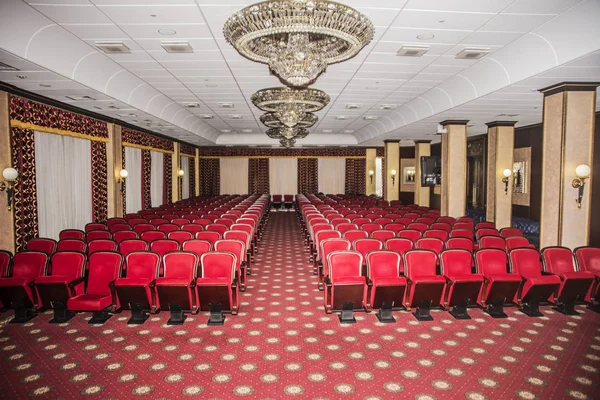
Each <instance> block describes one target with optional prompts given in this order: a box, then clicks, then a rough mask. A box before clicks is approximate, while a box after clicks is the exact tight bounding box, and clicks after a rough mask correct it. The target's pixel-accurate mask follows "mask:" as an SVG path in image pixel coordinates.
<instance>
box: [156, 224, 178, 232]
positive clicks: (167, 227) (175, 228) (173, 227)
mask: <svg viewBox="0 0 600 400" xmlns="http://www.w3.org/2000/svg"><path fill="white" fill-rule="evenodd" d="M156 229H157V230H159V231H161V232H164V233H166V234H169V233H170V232H175V231H178V230H179V227H178V226H177V225H175V224H162V225H159V226H157V227H156Z"/></svg>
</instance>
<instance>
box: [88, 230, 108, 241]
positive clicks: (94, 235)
mask: <svg viewBox="0 0 600 400" xmlns="http://www.w3.org/2000/svg"><path fill="white" fill-rule="evenodd" d="M112 238H113V235H112V234H111V233H110V232H109V231H89V232H88V233H86V234H85V240H86V241H87V242H91V241H92V240H96V239H109V240H112Z"/></svg>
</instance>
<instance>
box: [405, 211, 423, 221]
mask: <svg viewBox="0 0 600 400" xmlns="http://www.w3.org/2000/svg"><path fill="white" fill-rule="evenodd" d="M404 216H405V217H406V218H410V219H412V220H413V221H414V220H415V219H417V218H419V217H420V215H419V214H417V213H415V212H409V213H406V214H404Z"/></svg>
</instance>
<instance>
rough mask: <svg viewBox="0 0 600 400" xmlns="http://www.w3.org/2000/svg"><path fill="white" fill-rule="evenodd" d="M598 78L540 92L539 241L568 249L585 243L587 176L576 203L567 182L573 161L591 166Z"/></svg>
mask: <svg viewBox="0 0 600 400" xmlns="http://www.w3.org/2000/svg"><path fill="white" fill-rule="evenodd" d="M599 85H600V83H566V82H563V83H560V84H558V85H554V86H551V87H547V88H545V89H542V90H541V92H542V93H543V94H544V121H543V132H544V133H543V134H544V141H543V150H542V151H543V156H542V212H541V221H540V246H541V247H542V248H543V247H546V246H566V247H569V248H571V249H573V248H575V247H578V246H585V245H587V244H588V242H589V234H590V222H591V204H590V194H591V188H592V180H593V179H585V180H584V182H585V185H584V187H583V194H582V197H581V203H580V204H579V202H578V201H577V198H578V195H579V189H577V188H575V187H574V186H573V183H574V182H573V180H574V179H576V178H577V177H578V176H577V174H576V172H575V170H576V169H577V167H578V166H580V165H587V166H588V167H590V168H591V167H592V166H593V165H594V160H593V158H594V156H593V148H594V123H595V121H594V117H595V114H594V112H595V106H596V87H597V86H599Z"/></svg>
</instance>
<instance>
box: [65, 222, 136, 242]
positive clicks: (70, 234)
mask: <svg viewBox="0 0 600 400" xmlns="http://www.w3.org/2000/svg"><path fill="white" fill-rule="evenodd" d="M113 226H114V225H113ZM128 226H129V225H128ZM58 238H59V239H60V240H63V239H77V240H85V232H83V231H80V230H78V229H65V230H64V231H61V232H60V233H59V234H58Z"/></svg>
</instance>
